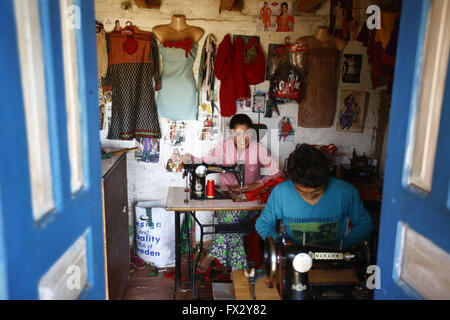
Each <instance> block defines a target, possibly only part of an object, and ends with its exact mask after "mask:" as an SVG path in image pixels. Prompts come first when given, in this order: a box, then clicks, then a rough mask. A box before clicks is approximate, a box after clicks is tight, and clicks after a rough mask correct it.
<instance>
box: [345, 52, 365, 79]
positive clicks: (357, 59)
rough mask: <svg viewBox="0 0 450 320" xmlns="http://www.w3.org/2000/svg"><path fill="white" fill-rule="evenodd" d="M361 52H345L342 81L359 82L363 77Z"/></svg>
mask: <svg viewBox="0 0 450 320" xmlns="http://www.w3.org/2000/svg"><path fill="white" fill-rule="evenodd" d="M361 64H362V55H361V54H344V59H343V63H342V83H359V82H360V78H361Z"/></svg>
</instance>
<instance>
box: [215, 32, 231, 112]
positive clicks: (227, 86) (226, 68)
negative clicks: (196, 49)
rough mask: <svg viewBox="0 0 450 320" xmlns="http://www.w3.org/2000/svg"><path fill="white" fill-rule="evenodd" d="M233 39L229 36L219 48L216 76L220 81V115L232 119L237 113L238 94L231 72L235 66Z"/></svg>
mask: <svg viewBox="0 0 450 320" xmlns="http://www.w3.org/2000/svg"><path fill="white" fill-rule="evenodd" d="M232 49H233V48H232V44H231V37H230V35H229V34H227V35H226V36H225V37H224V38H223V40H222V42H221V43H220V44H219V47H218V48H217V56H216V62H215V64H214V74H215V75H216V78H217V79H219V80H220V92H219V99H220V114H221V115H222V116H223V117H231V116H232V115H234V114H235V113H236V93H235V88H234V80H233V73H232V72H230V70H231V68H232V65H233V51H232Z"/></svg>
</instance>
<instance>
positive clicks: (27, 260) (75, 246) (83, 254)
mask: <svg viewBox="0 0 450 320" xmlns="http://www.w3.org/2000/svg"><path fill="white" fill-rule="evenodd" d="M33 5H34V6H35V7H34V9H30V8H33ZM64 5H66V6H67V8H66V9H67V10H66V11H62V10H61V9H62V8H64V7H63V6H64ZM27 8H28V9H27ZM27 10H28V11H27ZM62 12H63V13H62ZM65 13H67V15H65ZM65 19H69V20H70V23H71V25H72V29H71V30H73V33H72V35H74V38H73V39H74V40H73V39H72V40H73V42H72V44H75V51H74V52H76V63H75V66H73V65H71V64H70V63H69V62H70V61H75V60H73V56H70V52H69V54H68V55H67V56H66V55H65V53H64V48H67V46H68V42H70V41H68V40H67V39H64V31H63V23H66V22H67V21H65ZM31 21H32V22H31ZM36 26H39V28H36ZM0 28H1V30H3V31H4V34H3V35H2V41H0V70H1V71H0V72H1V74H0V96H1V102H0V105H1V107H0V109H1V116H0V136H1V138H0V150H1V151H0V154H1V156H0V299H39V298H46V299H47V298H53V299H66V298H70V299H74V298H75V299H76V298H78V299H105V265H104V247H103V219H102V200H101V159H100V141H99V133H98V132H99V131H98V129H99V123H98V122H99V120H98V118H99V116H98V98H97V97H98V93H97V65H96V64H97V62H96V61H97V60H96V42H95V15H94V1H93V0H73V2H70V1H65V0H61V1H59V0H26V1H25V2H24V1H21V0H2V1H0ZM27 28H28V29H27ZM22 29H26V30H28V31H27V32H28V33H27V35H24V34H23V33H22V31H21V30H22ZM69 31H70V30H69ZM68 34H69V36H70V32H69V33H68ZM21 41H22V42H21ZM20 43H22V47H21V45H19V44H20ZM30 43H31V45H30ZM35 43H39V46H35V45H34V44H35ZM27 50H28V51H27ZM72 53H73V52H72ZM70 59H72V60H70ZM39 68H41V71H42V72H38V71H39ZM24 69H25V70H24ZM31 69H32V70H31ZM70 70H75V73H72V74H70V76H67V75H68V74H69V73H70ZM25 75H30V77H29V78H28V77H27V76H25ZM33 77H34V78H33ZM39 77H41V78H42V79H43V81H42V83H35V79H39ZM73 79H76V81H74V82H73V83H71V85H72V86H71V87H70V85H69V86H68V83H69V82H70V80H73ZM68 87H70V88H72V89H73V88H75V91H72V94H73V95H72V97H71V99H72V101H77V103H75V108H74V109H73V110H75V111H74V112H73V113H72V114H71V113H70V112H68V109H67V107H66V106H67V105H68V101H69V100H70V99H68V97H69V91H68V89H67V88H68ZM39 88H41V89H42V90H38V89H39ZM30 90H31V91H30ZM33 90H34V91H33ZM30 92H31V93H30ZM30 97H31V98H30ZM36 97H39V98H40V99H42V101H41V102H42V103H40V104H36V103H35V102H36V99H34V100H33V98H36ZM42 97H44V98H42ZM27 103H28V104H29V105H31V107H30V109H27V108H26V105H27ZM33 103H35V104H33ZM33 106H34V107H33ZM33 108H34V109H33ZM30 110H31V111H30ZM30 112H31V113H32V114H31V116H30V114H29V113H30ZM33 112H34V113H33ZM44 114H45V117H44V116H43V115H44ZM73 116H75V118H73ZM71 117H72V118H71ZM37 118H39V119H40V120H39V121H35V120H36V119H37ZM42 119H44V120H42ZM73 119H75V121H74V120H73ZM41 120H42V121H41ZM73 124H75V125H74V126H73V128H71V125H73ZM33 126H34V130H36V129H37V130H36V131H34V132H36V133H38V135H37V136H33V135H30V134H29V130H31V129H32V127H33ZM27 132H28V134H27ZM44 133H45V134H44ZM45 136H46V137H47V139H48V141H42V140H38V139H41V138H42V137H45ZM70 141H72V142H70ZM37 144H38V145H43V146H45V145H47V146H48V152H47V153H48V154H47V157H45V152H41V150H39V149H38V150H37V151H38V152H37V153H36V154H30V150H33V149H32V148H33V147H35V146H36V145H37ZM30 148H31V149H30ZM71 150H77V152H76V153H77V154H74V153H73V151H71ZM42 155H43V156H42ZM36 163H41V164H42V165H43V167H45V166H47V167H48V168H49V170H48V172H47V174H46V175H42V171H39V170H37V171H36ZM33 170H34V171H33ZM33 174H37V175H38V176H39V175H42V179H41V181H36V178H35V176H33ZM32 177H34V178H32ZM74 177H76V178H77V179H78V180H77V179H74ZM33 179H34V180H33ZM43 190H47V191H46V192H47V193H45V192H44V191H43ZM43 193H45V194H43ZM34 199H38V200H36V201H35V200H34ZM39 199H44V200H45V201H43V202H39ZM36 203H37V205H36ZM39 203H41V204H42V203H44V204H47V205H48V208H47V209H45V206H42V205H39ZM43 208H44V209H43ZM39 212H40V213H39ZM58 268H59V269H58ZM56 285H62V286H65V287H64V288H63V287H61V288H59V289H58V288H56V287H54V286H56ZM80 285H81V287H80ZM52 286H53V287H52ZM70 290H75V291H76V295H73V294H71V293H70ZM61 293H64V294H61Z"/></svg>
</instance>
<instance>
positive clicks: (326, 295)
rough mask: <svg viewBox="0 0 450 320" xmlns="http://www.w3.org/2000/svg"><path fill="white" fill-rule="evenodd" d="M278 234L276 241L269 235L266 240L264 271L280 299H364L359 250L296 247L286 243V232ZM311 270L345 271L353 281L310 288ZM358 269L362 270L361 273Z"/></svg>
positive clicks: (309, 246) (311, 286)
mask: <svg viewBox="0 0 450 320" xmlns="http://www.w3.org/2000/svg"><path fill="white" fill-rule="evenodd" d="M281 227H283V226H281ZM281 229H282V228H281ZM280 234H281V237H280V238H277V239H276V240H274V239H273V238H272V237H270V236H268V237H267V238H266V241H265V244H264V269H265V273H266V275H267V277H268V278H269V280H271V281H272V282H278V284H277V288H278V291H279V293H280V296H281V298H282V299H283V300H309V299H355V298H358V299H365V298H367V291H366V290H365V282H364V279H363V278H364V274H365V270H366V269H365V268H367V263H365V261H362V260H364V259H365V256H364V255H363V254H361V252H360V251H359V250H355V249H353V248H352V249H349V250H339V249H336V248H333V247H325V246H311V245H299V244H295V243H293V242H291V241H289V240H288V239H287V236H286V233H283V232H281V233H280ZM312 269H325V272H329V270H330V269H335V270H339V272H341V271H344V272H345V271H346V270H343V269H347V271H349V272H351V273H352V274H354V278H355V279H356V282H354V283H341V284H336V283H328V284H326V285H320V286H319V285H316V284H314V285H311V284H310V279H309V272H310V271H311V270H312ZM357 269H361V270H364V271H363V274H362V273H361V272H358V270H357ZM315 274H317V273H315ZM360 275H361V276H360ZM332 296H334V297H332Z"/></svg>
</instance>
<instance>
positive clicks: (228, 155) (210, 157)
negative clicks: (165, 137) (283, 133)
mask: <svg viewBox="0 0 450 320" xmlns="http://www.w3.org/2000/svg"><path fill="white" fill-rule="evenodd" d="M191 158H192V161H194V162H195V163H201V162H205V163H207V164H221V165H225V166H233V165H235V164H236V163H237V162H238V161H245V184H252V183H259V184H261V185H264V184H265V183H266V182H268V181H270V180H272V179H276V178H278V177H281V176H282V175H283V173H282V172H281V171H280V169H279V167H278V161H276V160H275V159H273V158H272V156H271V155H270V153H269V151H267V149H266V148H264V147H263V146H262V145H260V144H259V143H257V142H255V141H251V142H250V145H249V146H248V148H246V149H245V151H244V152H242V153H241V154H240V155H239V156H238V152H237V149H236V146H235V145H234V141H233V138H229V139H228V140H226V141H223V142H221V143H219V144H217V145H216V146H215V147H214V148H213V149H211V150H210V151H209V152H208V154H207V155H206V156H204V157H202V158H197V157H191ZM261 167H264V168H267V169H268V176H265V177H263V176H261V170H260V169H261ZM237 184H238V181H237V179H236V177H235V176H234V174H232V173H221V174H220V186H221V187H227V186H236V185H237Z"/></svg>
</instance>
